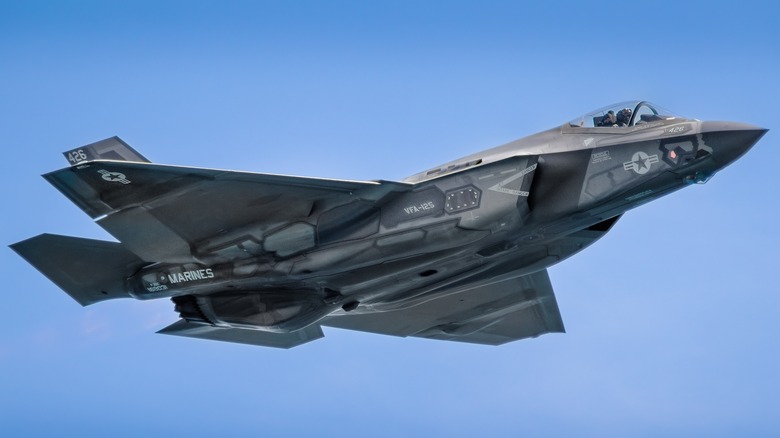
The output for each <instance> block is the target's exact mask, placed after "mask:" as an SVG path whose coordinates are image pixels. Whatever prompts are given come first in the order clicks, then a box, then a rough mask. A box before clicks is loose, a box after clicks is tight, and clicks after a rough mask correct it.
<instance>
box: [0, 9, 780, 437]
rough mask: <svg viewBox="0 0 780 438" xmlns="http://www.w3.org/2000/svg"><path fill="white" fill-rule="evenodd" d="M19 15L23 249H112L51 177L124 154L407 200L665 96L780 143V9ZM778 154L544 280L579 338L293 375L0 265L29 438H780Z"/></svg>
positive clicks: (336, 344)
mask: <svg viewBox="0 0 780 438" xmlns="http://www.w3.org/2000/svg"><path fill="white" fill-rule="evenodd" d="M1 10H2V13H0V59H2V61H0V142H2V146H3V151H4V153H3V161H4V163H5V171H4V172H2V174H0V175H1V176H0V178H2V185H3V187H5V190H4V198H5V205H6V207H5V208H4V209H3V211H4V213H5V214H4V215H3V225H4V226H3V227H2V231H0V233H2V234H1V235H2V242H3V243H4V244H6V245H7V244H10V243H13V242H16V241H19V240H22V239H25V238H28V237H30V236H33V235H37V234H39V233H42V232H49V233H58V234H66V235H76V236H80V237H91V238H100V239H109V236H108V235H107V234H106V233H105V232H103V231H102V230H101V229H100V227H98V226H97V225H95V224H93V223H91V220H90V219H89V218H88V217H87V216H86V215H85V214H84V213H82V212H81V211H80V210H78V208H76V207H75V206H74V205H72V204H70V202H69V201H67V200H66V199H65V198H64V197H62V196H61V195H60V194H59V193H58V192H57V191H56V190H55V189H54V188H53V187H50V186H49V185H48V184H47V183H46V182H45V181H44V180H43V179H42V178H40V176H39V175H41V174H43V173H46V172H49V171H52V170H56V169H59V168H61V167H64V166H66V165H67V163H66V162H65V160H64V158H63V157H62V155H61V152H62V151H65V150H68V149H70V148H73V147H76V146H80V145H83V144H87V143H91V142H93V141H97V140H100V139H103V138H106V137H110V136H113V135H119V136H120V137H122V138H123V139H124V140H125V141H127V142H128V143H130V144H131V145H133V146H134V147H135V148H136V149H138V150H139V151H141V152H142V153H143V154H144V155H146V156H148V157H149V158H151V159H152V160H154V161H157V162H161V163H169V164H182V165H192V166H203V167H217V168H228V169H237V170H252V171H264V172H273V173H285V174H300V175H308V176H321V177H334V178H347V179H401V178H403V177H405V176H408V175H411V174H413V173H416V172H418V171H421V170H423V169H426V168H428V167H432V166H434V165H436V164H440V163H443V162H446V161H450V160H452V159H455V158H457V157H459V156H463V155H467V154H470V153H473V152H476V151H479V150H481V149H486V148H489V147H492V146H496V145H499V144H502V143H505V142H507V141H510V140H513V139H516V138H519V137H522V136H525V135H529V134H532V133H534V132H537V131H541V130H543V129H547V128H550V127H553V126H556V125H558V124H560V123H562V122H564V121H567V120H570V119H572V118H574V117H576V116H578V115H580V114H582V113H584V112H586V111H589V110H591V109H594V108H597V107H601V106H604V105H607V104H610V103H613V102H618V101H623V100H629V99H634V98H639V99H647V100H650V101H653V102H655V103H658V104H660V105H662V106H664V107H666V108H669V109H671V110H673V111H675V112H676V113H679V114H682V115H686V116H689V117H695V118H699V119H702V120H733V121H741V122H748V123H752V124H756V125H759V126H763V127H766V128H770V129H775V128H776V125H777V123H776V119H777V113H778V112H777V105H778V102H779V101H780V86H778V83H777V71H778V69H779V67H780V56H778V53H779V52H778V49H777V47H778V43H780V33H779V32H778V30H777V22H778V21H779V20H778V19H780V9H778V6H776V4H775V3H774V2H769V1H766V2H754V1H744V2H738V3H736V2H735V3H729V4H720V3H716V2H703V1H702V2H620V3H614V2H613V4H609V3H598V2H596V3H594V2H567V1H557V2H544V3H543V2H536V4H521V3H520V2H493V1H480V2H463V1H448V2H434V1H427V2H420V1H415V2H412V1H392V2H381V1H377V2H357V1H354V2H349V1H336V2H303V1H302V2H283V1H273V2H249V1H247V2H216V1H214V2H210V1H178V2H177V1H167V2H151V1H135V2H102V1H101V2H98V1H72V2H44V1H6V2H3V4H2V6H1ZM777 143H778V142H777V134H776V132H775V131H774V130H773V131H770V132H769V133H768V134H767V135H766V136H765V137H764V139H763V140H762V141H761V142H760V143H759V144H758V145H757V146H756V147H755V148H754V149H753V150H752V151H751V152H750V153H749V154H747V155H746V156H745V157H743V158H742V159H741V160H740V161H738V162H737V163H735V164H734V165H732V166H731V167H729V168H727V169H726V170H724V171H722V172H721V173H719V174H718V175H716V176H715V177H714V178H713V179H712V180H711V181H710V182H708V183H707V184H706V185H703V186H695V187H691V188H687V189H685V190H683V191H680V192H677V193H675V194H672V195H670V196H668V197H666V198H664V199H661V200H658V201H656V202H654V203H651V204H648V205H645V206H643V207H641V208H639V209H637V210H635V211H633V212H630V213H629V214H627V215H626V216H625V217H624V218H623V219H621V221H620V222H619V223H618V224H617V225H616V227H615V228H614V229H613V230H612V231H611V232H610V234H609V235H608V236H607V237H606V238H604V239H603V240H602V241H600V242H598V243H597V244H595V245H594V246H593V247H591V248H589V249H588V250H586V251H584V252H583V253H580V254H578V255H576V256H575V257H573V258H571V259H569V260H567V261H566V262H564V263H562V264H560V265H557V266H555V267H553V268H551V269H550V275H551V279H552V282H553V286H554V287H555V290H556V296H557V298H558V303H559V306H560V308H561V312H562V315H563V319H564V323H565V325H566V328H567V331H568V333H567V334H564V335H558V334H556V335H546V336H542V337H540V338H538V339H534V340H528V341H521V342H516V343H512V344H508V345H505V346H502V347H484V346H478V345H463V344H458V343H446V342H437V341H428V340H420V339H401V338H393V337H385V336H379V335H370V334H364V333H356V332H347V331H341V330H336V329H326V337H325V338H324V339H322V340H319V341H317V342H313V343H310V344H306V345H304V346H301V347H299V348H296V349H292V350H287V351H281V350H274V349H263V348H253V347H248V346H243V345H233V344H227V343H216V342H206V341H199V340H192V339H185V338H176V337H170V336H161V335H155V334H154V332H155V331H156V330H158V329H159V328H161V327H164V326H165V325H167V324H168V323H170V322H172V321H174V320H175V319H176V317H177V315H176V314H175V313H174V312H173V306H172V304H171V303H170V302H169V301H167V300H159V301H153V302H138V301H130V300H127V301H114V302H106V303H101V304H98V305H96V306H93V307H88V308H82V307H80V306H79V305H78V304H77V303H75V302H74V301H72V300H71V299H70V298H69V297H68V296H67V295H65V294H64V293H63V292H61V291H60V290H59V289H57V287H56V286H54V285H53V284H52V283H50V282H49V281H48V280H46V279H45V278H44V277H43V276H42V275H40V274H38V272H37V271H35V270H34V269H33V268H32V267H30V266H29V265H27V264H26V263H25V262H24V261H23V260H21V259H20V258H19V257H17V256H16V255H15V254H14V253H13V252H12V251H11V250H10V249H6V250H4V251H0V257H2V263H0V266H2V268H0V269H2V278H3V280H4V286H5V287H4V288H3V302H4V303H5V305H4V306H3V307H2V309H3V310H4V312H3V315H2V318H0V427H1V428H2V430H3V431H4V433H9V432H10V435H9V436H11V435H13V436H21V435H25V436H51V435H57V436H63V435H76V434H78V435H80V436H105V435H107V434H109V433H110V434H111V435H114V436H138V435H140V434H146V435H151V436H163V435H165V436H181V435H184V434H188V435H194V436H205V435H213V434H224V435H229V436H260V435H265V436H268V435H274V436H301V435H314V434H316V435H320V436H329V435H339V436H399V435H413V436H415V435H416V436H431V435H432V436H470V435H474V434H480V435H487V436H518V435H520V434H525V435H529V436H735V435H740V436H770V435H777V434H778V433H780V418H779V417H778V416H777V411H778V408H780V395H778V394H780V377H778V373H777V370H778V369H780V356H779V355H778V351H780V349H778V340H777V333H778V331H779V330H778V329H780V322H778V316H779V315H780V296H779V295H778V292H779V291H778V289H779V287H778V285H777V279H776V278H777V276H776V272H777V270H778V268H777V260H778V257H777V247H778V245H779V244H780V238H778V234H777V230H776V228H777V227H776V224H777V219H776V218H777V217H778V191H779V190H780V184H779V183H778V180H777V178H776V176H775V175H776V173H777V165H776V163H777V162H778V159H780V152H778V145H777Z"/></svg>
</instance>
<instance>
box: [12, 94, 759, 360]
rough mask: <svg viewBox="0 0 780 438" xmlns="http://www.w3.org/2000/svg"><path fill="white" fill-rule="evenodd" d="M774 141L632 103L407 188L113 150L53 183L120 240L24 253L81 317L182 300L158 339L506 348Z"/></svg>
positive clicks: (743, 128) (88, 156) (34, 245)
mask: <svg viewBox="0 0 780 438" xmlns="http://www.w3.org/2000/svg"><path fill="white" fill-rule="evenodd" d="M766 132H767V130H766V129H762V128H759V127H756V126H751V125H746V124H741V123H733V122H707V121H700V120H696V119H690V118H685V117H680V116H677V115H674V114H672V113H670V112H668V111H666V110H663V109H661V108H660V107H658V106H656V105H653V104H651V103H649V102H644V101H642V102H624V103H620V104H617V105H611V106H609V107H605V108H602V109H599V110H596V111H593V112H590V113H588V114H585V115H583V116H581V117H578V118H576V119H575V120H573V121H571V122H567V123H564V124H562V125H560V126H557V127H555V128H553V129H549V130H547V131H543V132H540V133H538V134H534V135H531V136H529V137H525V138H523V139H520V140H517V141H513V142H511V143H508V144H505V145H503V146H499V147H496V148H493V149H488V150H486V151H483V152H479V153H476V154H473V155H470V156H467V157H464V158H461V159H458V160H455V161H451V162H449V163H446V164H443V165H441V166H437V167H435V168H432V169H428V170H425V171H423V172H421V173H418V174H416V175H412V176H410V177H408V178H406V179H405V180H403V181H353V180H338V179H321V178H305V177H300V176H284V175H273V174H266V173H250V172H236V171H228V170H216V169H203V168H194V167H182V166H169V165H161V164H153V163H151V162H149V160H147V159H146V158H144V156H142V155H141V154H140V153H138V152H137V151H135V150H134V149H133V148H131V147H130V146H129V145H127V144H126V143H125V142H123V141H122V140H120V139H119V138H117V137H113V138H109V139H106V140H103V141H99V142H97V143H92V144H89V145H86V146H83V147H80V148H76V149H73V150H70V151H68V152H65V154H64V155H65V157H66V159H67V160H68V161H69V162H70V166H69V167H67V168H64V169H61V170H58V171H55V172H52V173H48V174H46V175H44V178H45V179H46V180H47V181H48V182H49V183H51V184H52V185H54V187H56V188H57V189H59V190H60V191H61V192H62V194H64V195H65V196H66V197H67V198H68V199H70V200H71V201H73V202H74V203H75V204H76V205H77V206H78V207H80V208H81V209H82V210H84V211H85V212H86V213H87V214H88V215H89V216H90V217H92V218H93V219H94V220H95V221H96V222H97V224H98V225H100V226H101V227H103V228H104V229H105V230H106V231H108V232H109V233H110V234H111V235H112V236H114V237H115V238H116V239H117V240H118V242H108V241H100V240H91V239H82V238H77V237H68V236H59V235H52V234H41V235H39V236H37V237H33V238H31V239H28V240H25V241H22V242H18V243H16V244H13V245H11V247H12V248H13V249H14V250H15V251H16V252H17V253H18V254H19V255H21V256H22V257H23V258H24V259H26V260H27V261H28V262H29V263H30V264H32V265H33V266H34V267H35V268H37V269H38V270H39V271H41V272H42V273H43V274H44V275H46V276H47V277H48V278H49V279H50V280H51V281H53V282H54V283H55V284H57V285H58V286H59V287H60V288H62V289H63V290H64V291H65V292H66V293H68V294H69V295H70V296H71V297H73V299H75V300H76V301H77V302H78V303H79V304H81V305H83V306H87V305H91V304H94V303H97V302H100V301H104V300H110V299H115V298H136V299H139V300H149V299H157V298H168V299H170V300H172V301H173V303H174V306H175V307H174V309H175V311H176V312H178V314H179V316H180V319H179V320H178V321H176V322H174V323H173V324H172V325H170V326H168V327H165V328H163V329H162V330H160V331H159V333H164V334H170V335H177V336H186V337H193V338H201V339H211V340H219V341H228V342H239V343H245V344H252V345H260V346H269V347H280V348H290V347H294V346H297V345H300V344H303V343H306V342H309V341H312V340H315V339H318V338H321V337H322V336H323V332H322V326H328V327H338V328H342V329H351V330H360V331H366V332H373V333H380V334H386V335H395V336H404V337H405V336H415V337H421V338H429V339H440V340H451V341H461V342H470V343H478V344H490V345H498V344H503V343H506V342H510V341H515V340H519V339H523V338H529V337H536V336H539V335H542V334H545V333H553V332H563V331H564V326H563V322H562V320H561V315H560V313H559V310H558V305H557V303H556V300H555V296H554V294H553V288H552V286H551V284H550V280H549V277H548V274H547V268H548V267H550V266H552V265H554V264H556V263H558V262H560V261H562V260H564V259H566V258H567V257H569V256H571V255H573V254H575V253H577V252H579V251H581V250H582V249H584V248H585V247H587V246H588V245H591V244H592V243H593V242H595V241H596V240H598V239H600V238H601V237H603V236H604V235H605V234H606V233H607V232H608V231H609V230H610V229H611V228H612V226H613V225H614V224H615V222H616V221H617V220H618V219H619V218H620V217H621V215H623V214H624V213H625V212H626V211H628V210H630V209H632V208H634V207H637V206H639V205H641V204H644V203H646V202H649V201H652V200H653V199H656V198H658V197H661V196H664V195H666V194H669V193H671V192H673V191H675V190H678V189H680V188H683V187H686V186H689V185H692V184H696V183H704V182H706V181H707V180H708V179H709V178H710V177H712V175H713V174H714V173H715V172H717V171H718V170H720V169H722V168H723V167H725V166H727V165H728V164H730V163H731V162H733V161H734V160H736V159H737V158H739V157H740V156H741V155H742V154H744V153H745V152H746V151H747V150H748V149H750V148H751V147H752V146H753V145H754V144H755V143H756V142H757V141H758V140H759V139H760V138H761V137H762V136H763V135H764V134H765V133H766Z"/></svg>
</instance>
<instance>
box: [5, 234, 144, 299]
mask: <svg viewBox="0 0 780 438" xmlns="http://www.w3.org/2000/svg"><path fill="white" fill-rule="evenodd" d="M11 249H13V250H14V251H16V253H17V254H19V255H20V256H22V258H24V259H25V260H27V262H29V263H30V264H31V265H33V266H34V267H35V268H36V269H37V270H39V271H41V273H42V274H43V275H45V276H46V277H48V278H49V280H51V281H53V282H54V283H55V284H56V285H57V286H59V287H60V288H61V289H62V290H64V291H65V292H67V294H68V295H70V296H71V297H73V299H74V300H76V301H78V302H79V304H81V305H82V306H88V305H90V304H94V303H97V302H99V301H105V300H110V299H114V298H130V295H129V294H128V293H127V291H126V290H125V284H124V279H125V277H128V276H130V275H132V274H134V273H135V272H136V271H137V270H138V269H139V268H141V267H142V266H143V265H145V264H146V263H145V262H144V261H142V260H141V259H139V258H138V257H137V256H136V255H135V254H133V253H132V252H130V251H128V250H127V249H125V247H124V246H122V244H121V243H115V242H106V241H103V240H92V239H82V238H78V237H70V236H59V235H56V234H41V235H40V236H36V237H33V238H30V239H27V240H23V241H21V242H18V243H14V244H13V245H11Z"/></svg>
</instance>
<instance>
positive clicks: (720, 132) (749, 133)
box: [702, 122, 768, 167]
mask: <svg viewBox="0 0 780 438" xmlns="http://www.w3.org/2000/svg"><path fill="white" fill-rule="evenodd" d="M767 131H768V129H764V128H760V127H758V126H754V125H748V124H746V123H736V122H702V134H703V135H704V140H705V143H706V144H707V146H709V147H711V148H712V158H713V159H714V160H715V162H717V163H718V164H719V165H720V167H725V166H727V165H728V164H730V163H732V162H733V161H734V160H736V159H737V158H739V157H741V156H742V155H743V154H745V152H747V151H749V150H750V148H752V147H753V145H755V144H756V143H757V142H758V140H759V139H761V137H763V136H764V134H766V133H767Z"/></svg>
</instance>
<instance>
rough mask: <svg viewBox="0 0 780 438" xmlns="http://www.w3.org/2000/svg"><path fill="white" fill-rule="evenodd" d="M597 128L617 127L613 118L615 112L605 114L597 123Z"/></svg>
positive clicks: (610, 111) (615, 119)
mask: <svg viewBox="0 0 780 438" xmlns="http://www.w3.org/2000/svg"><path fill="white" fill-rule="evenodd" d="M599 126H617V118H616V117H615V112H614V111H612V110H609V112H607V115H605V116H604V117H602V118H601V121H600V122H599Z"/></svg>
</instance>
